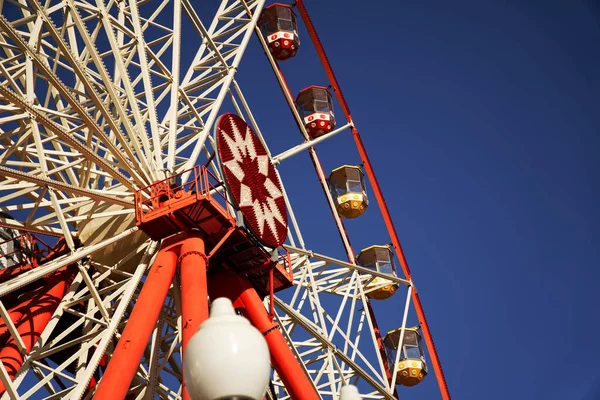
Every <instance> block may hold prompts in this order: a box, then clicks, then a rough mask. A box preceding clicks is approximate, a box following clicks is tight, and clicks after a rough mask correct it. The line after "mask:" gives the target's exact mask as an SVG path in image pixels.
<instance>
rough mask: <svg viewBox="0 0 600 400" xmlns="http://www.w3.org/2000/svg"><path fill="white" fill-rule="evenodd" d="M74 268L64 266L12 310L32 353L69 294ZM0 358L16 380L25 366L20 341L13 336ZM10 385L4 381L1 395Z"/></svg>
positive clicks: (28, 350)
mask: <svg viewBox="0 0 600 400" xmlns="http://www.w3.org/2000/svg"><path fill="white" fill-rule="evenodd" d="M74 278H75V268H74V267H64V268H61V269H60V270H58V271H57V272H56V273H54V274H52V275H50V276H49V277H48V278H47V281H46V283H45V284H44V286H43V287H41V288H40V289H39V292H38V293H36V294H35V295H34V296H33V297H32V298H30V299H28V300H26V301H25V302H24V303H22V304H21V305H19V306H18V307H16V309H15V310H14V311H10V312H9V316H10V317H11V320H13V322H14V321H17V322H16V325H17V326H16V328H17V332H18V333H19V335H20V336H21V339H22V340H23V343H24V344H25V350H26V351H27V352H30V351H31V349H32V348H33V346H34V345H35V343H36V342H37V341H38V339H39V338H40V336H41V334H42V332H43V331H44V329H45V328H46V325H48V322H49V321H50V318H52V315H53V314H54V312H55V311H56V308H57V307H58V304H59V303H60V301H61V300H62V298H63V297H64V296H65V294H66V293H67V291H68V290H69V287H70V286H71V283H72V282H73V279H74ZM0 360H2V363H3V364H4V368H6V372H8V376H9V377H10V379H11V380H12V379H14V377H15V375H16V374H17V372H18V371H19V368H21V366H22V365H23V354H21V352H20V351H19V347H18V346H17V343H16V341H15V340H14V338H13V337H12V336H10V338H8V340H7V341H6V343H5V344H4V346H3V347H2V349H1V350H0ZM5 390H6V388H5V387H4V384H2V383H1V382H0V394H1V393H4V391H5Z"/></svg>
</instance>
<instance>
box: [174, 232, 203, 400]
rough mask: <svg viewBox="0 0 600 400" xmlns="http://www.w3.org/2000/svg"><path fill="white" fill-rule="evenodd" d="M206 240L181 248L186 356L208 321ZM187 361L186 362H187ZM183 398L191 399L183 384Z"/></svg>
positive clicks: (187, 241) (191, 241) (192, 240)
mask: <svg viewBox="0 0 600 400" xmlns="http://www.w3.org/2000/svg"><path fill="white" fill-rule="evenodd" d="M207 263H208V259H207V257H206V255H205V253H204V240H202V239H201V238H199V237H193V236H192V237H189V238H187V239H185V240H184V241H183V243H182V245H181V250H180V256H179V273H180V275H181V318H182V320H183V321H182V348H183V351H182V354H183V353H185V349H186V348H187V345H188V343H189V341H190V339H191V338H192V336H193V335H194V333H196V331H198V328H199V327H200V324H201V323H202V322H204V321H205V320H206V319H207V318H208V288H207V282H206V266H207ZM184 362H185V360H184ZM183 399H184V400H190V396H189V394H188V392H187V389H186V387H185V381H184V382H183Z"/></svg>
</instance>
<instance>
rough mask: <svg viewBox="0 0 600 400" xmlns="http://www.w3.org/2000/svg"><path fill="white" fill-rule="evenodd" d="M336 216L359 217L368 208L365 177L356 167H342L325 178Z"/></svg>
mask: <svg viewBox="0 0 600 400" xmlns="http://www.w3.org/2000/svg"><path fill="white" fill-rule="evenodd" d="M327 181H328V182H329V188H330V190H331V195H332V197H333V201H334V202H335V205H336V209H337V212H338V214H340V216H342V217H343V218H357V217H360V216H361V215H362V214H363V213H364V212H365V210H366V209H367V207H368V206H369V199H368V198H367V189H366V186H365V177H364V174H363V172H362V170H361V169H360V167H358V166H354V165H342V166H341V167H339V168H336V169H334V170H333V171H331V174H329V178H327Z"/></svg>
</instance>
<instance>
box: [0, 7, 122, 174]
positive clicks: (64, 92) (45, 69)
mask: <svg viewBox="0 0 600 400" xmlns="http://www.w3.org/2000/svg"><path fill="white" fill-rule="evenodd" d="M34 4H37V3H36V2H34ZM38 16H45V17H46V19H47V21H46V22H47V23H46V24H45V26H46V27H47V28H48V29H49V30H50V32H51V33H53V36H54V39H55V41H56V43H57V44H58V45H59V46H58V49H57V51H56V55H57V57H58V56H59V55H60V56H61V57H65V58H66V59H67V61H68V62H69V63H70V66H71V67H72V69H73V71H74V73H75V74H76V76H77V77H78V78H79V79H80V82H82V83H83V84H84V85H85V84H86V83H88V79H87V77H86V76H85V74H84V72H83V70H82V67H81V65H80V63H79V62H78V61H77V60H75V59H74V57H73V56H72V54H71V52H70V49H69V48H68V46H67V45H66V43H64V41H63V40H62V39H61V38H60V37H59V36H58V33H57V30H56V27H55V26H54V25H53V23H52V21H50V20H49V19H48V16H47V15H45V13H43V12H40V14H38ZM0 27H1V28H2V29H3V30H4V31H5V33H6V34H7V35H8V36H9V37H10V38H11V39H12V40H13V42H14V43H15V45H16V46H17V47H18V48H19V49H20V50H21V51H22V52H23V54H24V55H26V57H27V58H28V59H31V60H33V63H34V64H35V66H36V68H37V69H38V70H39V71H40V72H41V73H42V75H43V76H44V78H45V79H46V80H47V82H48V84H49V85H51V86H52V89H55V90H56V91H57V92H58V93H59V94H60V96H61V98H62V99H64V100H65V101H66V102H67V104H68V105H69V106H70V107H71V109H72V110H73V111H74V112H76V113H77V115H78V118H81V120H82V122H83V124H84V125H85V126H86V128H87V129H89V130H90V133H88V134H91V133H92V132H93V133H94V134H95V135H97V136H98V138H99V139H102V142H103V144H104V145H105V146H107V148H108V149H110V150H111V152H112V153H111V154H112V155H114V156H115V158H117V159H119V160H120V162H121V163H122V164H123V166H124V167H125V168H126V169H127V168H128V167H129V165H128V162H127V161H126V160H125V159H124V158H123V157H122V156H121V152H122V150H121V149H119V148H117V146H116V145H114V144H113V143H112V141H111V140H108V137H107V136H105V134H104V132H103V130H102V128H101V127H100V126H99V125H98V124H97V123H96V122H95V121H94V120H93V119H92V118H91V117H90V115H89V114H88V113H87V111H86V110H85V109H84V107H83V105H82V104H81V99H76V98H75V94H74V92H73V90H74V89H70V88H68V87H67V86H66V84H64V83H63V82H62V80H61V79H60V78H58V75H57V74H56V73H55V71H53V70H51V69H50V67H49V64H48V62H47V61H46V60H45V59H42V58H41V56H42V54H41V53H39V52H37V51H36V50H35V48H33V47H32V45H31V44H29V43H27V42H26V41H25V40H24V39H23V38H22V36H21V35H22V34H21V33H19V32H18V31H17V30H16V29H14V28H13V27H12V25H11V24H10V23H9V22H8V21H7V20H6V19H5V18H4V16H2V17H0ZM58 50H60V52H59V51H58ZM33 79H34V77H33V76H29V77H28V81H27V83H28V85H29V84H30V82H32V80H33ZM86 90H87V94H90V93H91V94H92V96H93V98H92V100H95V101H94V103H95V105H96V106H99V107H100V108H102V102H101V101H100V99H99V98H98V96H97V94H96V92H95V90H94V88H93V87H91V85H89V84H88V85H87V87H86ZM8 92H10V90H9V89H6V92H5V93H3V95H4V96H5V97H7V98H9V99H10V100H11V101H12V103H13V104H15V105H16V104H23V105H25V106H26V107H25V109H26V110H28V111H29V112H30V114H31V115H32V116H35V117H46V118H40V121H41V122H42V123H43V122H45V121H46V120H48V121H51V120H50V118H48V117H47V115H45V113H41V112H39V110H37V111H38V112H37V113H34V112H31V109H32V107H31V106H29V104H27V100H26V99H18V98H17V96H18V95H17V94H15V96H11V97H9V96H7V93H8ZM79 96H81V94H80V95H79ZM107 114H108V113H106V115H107ZM54 133H56V132H54ZM59 136H60V135H59ZM64 136H66V134H64V133H63V139H64ZM71 144H73V143H71ZM95 161H97V160H95ZM99 165H104V163H103V162H101V164H99ZM104 166H106V165H104ZM129 169H130V170H129V171H128V172H129V173H131V168H129Z"/></svg>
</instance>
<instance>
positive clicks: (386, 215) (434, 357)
mask: <svg viewBox="0 0 600 400" xmlns="http://www.w3.org/2000/svg"><path fill="white" fill-rule="evenodd" d="M296 6H297V8H298V11H299V12H300V16H301V17H302V20H303V21H304V25H305V26H306V29H307V30H308V34H309V36H310V38H311V40H312V42H313V45H314V46H315V49H316V51H317V54H318V55H319V59H320V60H321V63H322V64H323V67H324V68H325V73H326V74H327V78H328V79H329V84H330V85H331V87H332V88H333V90H334V92H335V96H336V98H337V100H338V103H339V104H340V106H341V107H342V110H343V111H344V115H345V116H346V119H347V120H348V121H349V122H353V121H352V116H351V115H350V108H349V107H348V103H347V102H346V99H344V95H343V94H342V90H341V89H340V86H339V84H338V81H337V79H336V77H335V74H334V73H333V68H332V67H331V64H330V63H329V59H328V58H327V54H326V53H325V49H324V47H323V44H322V43H321V40H320V39H319V36H318V35H317V31H316V30H315V27H314V25H313V23H312V21H311V19H310V16H309V15H308V11H307V10H306V7H305V5H304V1H303V0H296ZM352 136H353V137H354V142H355V143H356V147H357V149H358V153H359V155H360V158H361V160H362V163H363V166H364V168H365V172H366V173H367V177H368V178H369V182H370V183H371V186H372V187H373V192H374V193H375V199H376V200H377V204H378V205H379V209H380V210H381V213H382V214H383V220H384V222H385V226H386V228H387V230H388V233H389V235H390V238H391V239H392V244H393V245H394V249H395V250H396V255H397V256H398V259H399V260H400V265H401V266H402V271H403V272H404V276H405V277H406V279H407V280H411V281H412V278H411V275H410V268H409V267H408V262H407V261H406V257H405V256H404V252H403V251H402V246H401V245H400V240H399V239H398V234H397V233H396V228H395V227H394V224H393V222H392V218H391V215H390V212H389V210H388V208H387V204H386V203H385V199H384V198H383V193H382V191H381V188H380V187H379V183H378V182H377V178H376V177H375V172H374V171H373V167H372V166H371V162H370V161H369V157H368V155H367V151H366V149H365V146H364V144H363V142H362V139H361V137H360V134H359V132H358V129H356V127H353V128H352ZM412 300H413V304H414V306H415V312H416V314H417V317H418V319H419V324H420V325H421V329H422V331H423V338H424V339H425V343H426V344H427V350H428V351H429V355H430V357H431V363H432V364H433V369H434V371H435V375H436V377H437V381H438V385H439V387H440V392H441V394H442V398H443V399H444V400H450V392H449V391H448V385H447V383H446V378H445V377H444V372H443V370H442V364H441V362H440V359H439V357H438V354H437V351H436V349H435V344H434V343H433V338H432V336H431V331H430V330H429V325H428V324H427V320H426V319H425V312H424V311H423V306H422V305H421V300H420V298H419V294H418V293H417V290H416V288H415V287H413V290H412Z"/></svg>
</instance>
